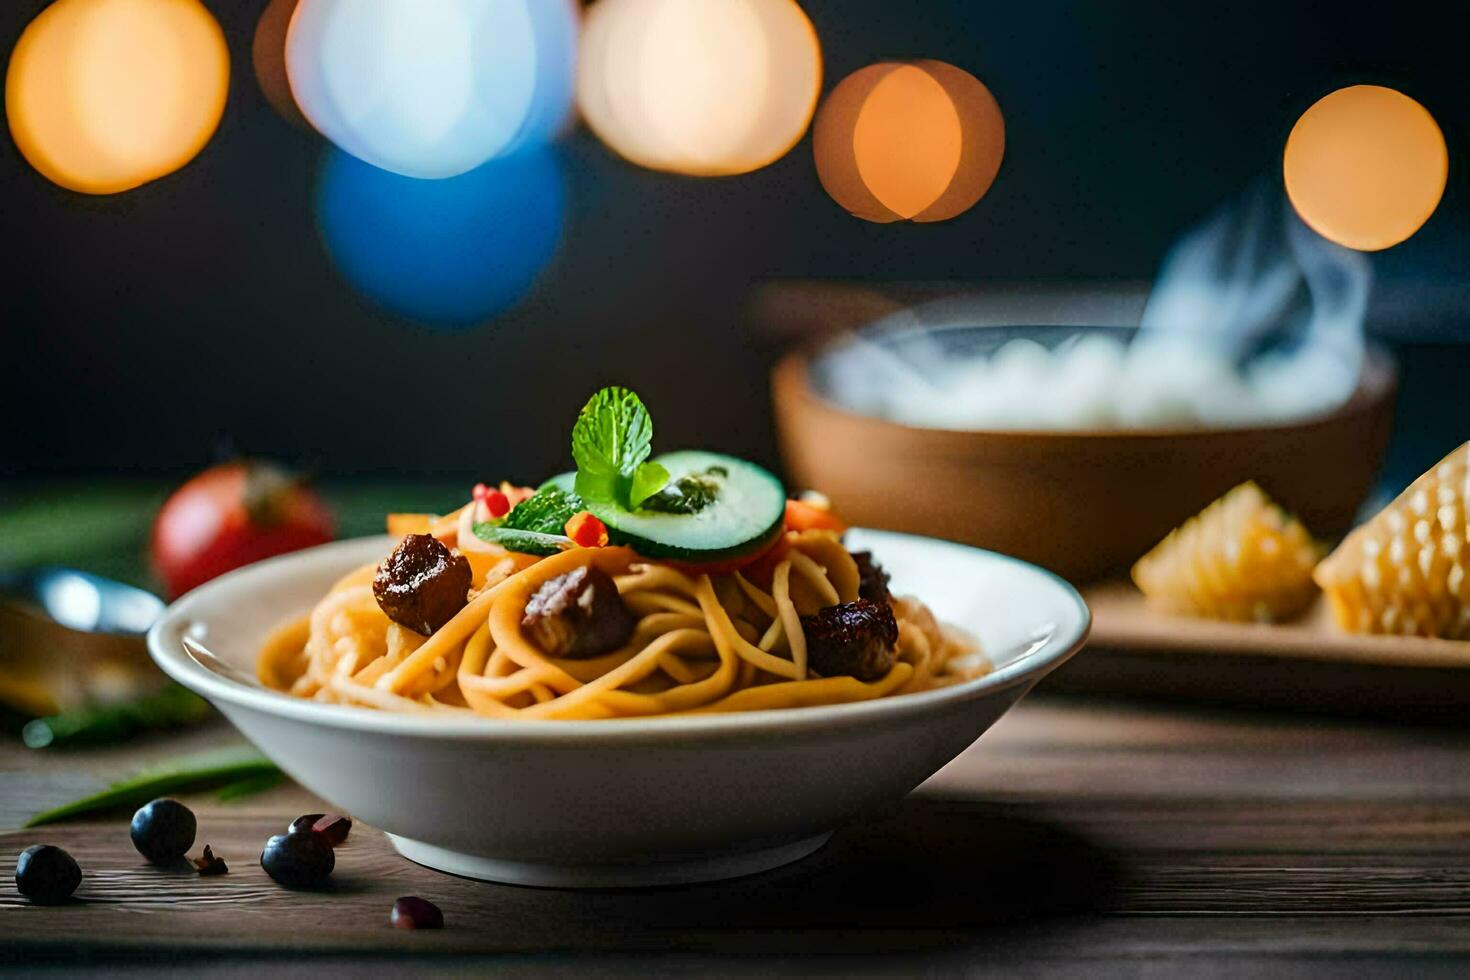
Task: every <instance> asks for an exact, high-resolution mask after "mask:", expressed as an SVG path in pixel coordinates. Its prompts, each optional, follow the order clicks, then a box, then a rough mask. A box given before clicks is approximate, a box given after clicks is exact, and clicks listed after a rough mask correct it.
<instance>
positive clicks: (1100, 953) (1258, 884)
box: [0, 695, 1470, 976]
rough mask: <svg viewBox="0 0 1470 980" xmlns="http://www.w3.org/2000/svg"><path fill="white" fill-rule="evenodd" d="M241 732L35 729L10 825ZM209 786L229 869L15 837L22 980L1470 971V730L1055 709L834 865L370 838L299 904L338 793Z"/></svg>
mask: <svg viewBox="0 0 1470 980" xmlns="http://www.w3.org/2000/svg"><path fill="white" fill-rule="evenodd" d="M234 739H235V736H234V735H233V734H232V732H231V731H230V730H229V729H228V728H226V727H224V726H223V724H220V725H216V726H214V727H211V728H207V729H205V730H202V731H199V732H197V733H194V734H191V735H190V736H188V738H187V739H177V738H176V739H174V740H173V741H171V742H162V741H157V740H155V741H152V742H148V743H144V744H142V745H137V746H130V747H128V748H126V749H115V750H109V751H92V752H87V753H68V754H57V753H48V752H30V751H27V750H24V749H21V748H19V747H17V746H16V745H15V744H14V743H6V745H5V747H4V748H0V825H3V826H9V827H13V826H16V825H17V824H18V823H19V822H20V821H21V820H22V819H23V818H24V817H25V816H26V815H27V814H29V813H31V812H33V811H34V810H35V809H37V808H39V807H41V806H44V805H47V804H50V803H54V802H58V801H60V800H63V799H67V798H70V797H71V796H73V795H76V794H77V793H78V792H79V791H83V790H86V789H89V788H92V787H94V786H96V785H99V784H101V783H102V782H104V781H105V780H107V779H108V778H111V777H113V776H116V775H119V774H122V773H125V772H128V771H132V770H135V769H136V768H138V767H139V765H140V764H141V763H142V762H143V761H145V760H148V759H154V758H158V757H159V756H162V755H167V754H171V753H174V752H177V751H180V750H182V749H184V748H198V747H203V746H205V745H207V744H222V743H228V742H231V741H233V740H234ZM180 742H187V743H188V744H187V746H185V745H181V744H180ZM186 799H187V800H188V801H189V802H190V804H191V805H192V806H193V807H194V808H195V810H196V812H197V813H198V815H199V823H200V834H199V840H198V844H199V845H202V844H203V843H206V842H207V843H210V844H212V845H213V846H214V848H215V850H216V851H217V852H218V853H220V854H221V855H222V856H223V857H224V858H225V859H226V860H227V861H228V862H229V864H230V868H231V870H230V873H229V874H228V875H226V876H224V877H219V878H200V877H198V876H197V875H195V874H194V873H193V872H192V870H188V869H179V870H174V871H164V870H158V869H155V868H152V867H150V866H148V865H146V864H144V863H143V861H142V860H141V859H140V858H139V857H138V855H137V854H136V853H135V852H134V851H133V849H132V847H131V845H130V843H129V841H128V834H127V826H126V821H125V818H114V819H109V820H93V821H86V822H80V823H73V824H65V825H58V826H53V827H45V828H38V829H35V830H13V831H5V832H3V834H0V837H3V846H0V853H4V855H5V856H4V857H3V858H0V874H3V879H0V882H3V884H0V973H6V974H8V973H9V972H10V971H13V970H16V969H18V968H22V967H27V968H32V969H36V970H42V969H51V970H56V971H59V972H61V973H64V974H66V975H75V974H76V973H78V972H80V971H82V970H84V969H91V970H98V971H103V970H105V971H108V972H112V971H126V970H137V971H139V972H141V971H143V970H145V969H146V970H147V971H148V972H150V973H156V972H158V971H159V970H160V969H164V968H172V969H173V970H177V971H187V972H188V973H190V974H191V975H198V974H202V973H208V974H209V975H234V974H235V973H237V972H249V971H250V970H251V969H252V968H254V969H258V968H260V967H262V966H271V967H272V968H273V969H286V968H290V969H296V968H304V967H307V966H310V967H311V969H312V970H313V971H314V972H315V971H326V972H340V973H341V974H342V975H353V974H360V973H363V972H377V971H394V972H400V971H402V970H404V969H412V970H414V971H415V972H419V971H425V972H442V973H444V974H446V975H449V974H457V973H461V972H463V971H464V970H465V969H467V968H470V967H486V966H490V965H494V966H496V967H498V968H503V969H506V970H509V971H511V972H526V973H537V974H539V973H544V972H556V971H565V972H574V971H575V972H578V973H586V972H589V971H590V972H593V973H596V974H599V975H607V974H614V975H622V974H629V975H639V974H644V973H646V972H648V971H649V970H651V969H658V970H661V971H679V972H707V971H716V972H721V973H737V974H743V973H763V974H768V973H811V972H824V973H841V974H853V973H866V972H873V973H907V972H913V971H919V970H938V971H943V972H954V971H964V970H967V969H970V968H980V967H984V968H988V969H995V968H1004V969H1006V970H1008V971H1013V972H1022V973H1035V972H1044V973H1047V974H1049V975H1050V974H1054V973H1059V974H1062V975H1067V974H1076V975H1084V974H1085V975H1089V976H1093V975H1098V974H1099V973H1120V974H1134V973H1137V972H1157V973H1160V974H1170V973H1173V972H1175V971H1177V970H1184V969H1187V970H1189V971H1191V972H1193V973H1196V974H1198V973H1204V974H1232V975H1239V974H1240V973H1242V972H1258V971H1259V972H1271V973H1272V974H1273V975H1289V974H1292V973H1306V972H1313V971H1315V970H1319V969H1328V968H1332V969H1345V970H1349V971H1350V972H1377V971H1378V970H1380V969H1381V970H1389V969H1395V968H1402V969H1413V970H1415V971H1418V972H1421V973H1423V972H1436V971H1443V972H1445V973H1447V974H1448V973H1453V972H1461V971H1463V970H1464V969H1465V968H1466V966H1467V963H1466V962H1464V961H1461V960H1460V958H1461V957H1470V730H1466V731H1460V730H1456V729H1453V728H1430V727H1417V728H1416V727H1412V726H1405V725H1402V724H1400V725H1387V724H1375V723H1367V722H1352V721H1345V720H1330V719H1323V718H1313V717H1304V716H1293V715H1284V714H1260V713H1243V712H1224V711H1214V712H1212V711H1204V710H1200V709H1191V710H1185V709H1180V708H1172V707H1168V706H1157V705H1155V706H1148V705H1139V704H1131V705H1130V704H1124V703H1114V702H1106V701H1095V700H1081V699H1066V698H1061V697H1056V696H1052V697H1047V696H1045V695H1042V696H1033V697H1032V698H1030V699H1028V700H1027V701H1025V702H1023V703H1022V704H1021V705H1020V706H1019V707H1018V708H1017V709H1015V710H1014V711H1013V712H1012V713H1011V714H1010V715H1008V716H1007V717H1006V718H1005V719H1003V720H1002V721H1001V722H1000V723H999V724H998V725H997V726H996V728H995V729H994V730H993V731H992V732H991V733H990V734H988V735H987V736H986V737H985V738H983V739H982V740H981V741H980V742H979V743H977V744H976V745H975V746H973V747H972V748H971V749H970V750H969V751H968V752H966V753H965V754H964V755H962V756H961V757H960V758H959V759H957V760H956V761H955V762H954V763H953V764H951V765H950V766H949V767H948V768H946V769H945V770H944V771H942V772H941V773H939V774H938V775H937V776H935V777H934V778H933V779H932V780H930V781H929V782H928V783H926V784H925V785H924V786H923V787H921V788H920V789H919V790H918V791H916V792H915V793H914V794H913V795H912V796H911V797H909V798H908V799H907V800H905V801H904V802H903V803H901V804H898V805H896V806H894V807H893V808H892V809H891V810H890V811H888V812H884V813H876V814H872V815H871V816H870V818H869V819H868V820H866V821H865V822H864V823H862V824H860V825H859V826H855V827H852V828H850V829H848V830H846V831H843V832H842V833H839V834H838V836H837V837H836V838H835V839H834V841H833V842H832V843H831V844H830V845H828V846H827V847H826V848H825V849H823V850H822V851H820V852H818V853H817V854H816V855H814V856H812V857H810V858H808V859H807V860H805V861H802V862H799V863H797V864H795V865H791V866H789V867H786V868H783V869H780V870H777V871H773V872H768V873H766V874H762V875H756V876H753V877H749V878H744V879H739V880H736V881H730V882H725V883H721V884H712V885H703V886H695V887H677V888H660V889H647V890H638V891H591V892H587V891H583V892H578V891H559V890H543V889H530V888H518V887H512V886H505V885H494V884H487V883H483V882H476V881H470V880H466V879H461V878H455V877H451V876H447V875H442V874H438V873H435V872H432V871H429V870H427V869H424V868H421V867H418V866H416V865H413V864H410V863H409V862H407V861H405V860H403V859H401V858H399V857H397V855H396V854H394V853H393V851H392V849H391V848H390V847H389V845H388V843H387V841H386V839H385V838H384V837H383V835H382V834H381V833H379V832H377V831H376V830H373V829H372V828H370V827H365V826H357V827H355V828H354V829H353V831H352V836H351V839H350V840H349V842H348V843H347V844H346V845H345V846H344V847H343V848H342V849H341V850H340V852H339V856H338V866H337V867H338V870H337V873H336V875H335V878H336V881H335V884H334V886H333V887H332V889H331V890H330V891H328V892H325V893H319V894H317V893H301V892H289V891H285V890H282V889H280V888H278V887H276V886H275V885H274V884H273V883H272V882H271V881H270V880H269V879H268V878H267V877H266V876H265V875H264V873H263V872H262V871H261V870H260V868H259V866H258V864H257V861H256V859H257V857H258V854H259V851H260V847H261V844H262V843H263V842H264V840H265V838H266V837H267V836H269V835H270V834H272V833H275V832H277V831H278V829H279V828H282V827H284V826H285V824H286V823H287V821H288V820H289V819H290V818H292V817H294V816H296V815H297V814H299V813H302V812H307V811H310V810H313V809H319V808H320V807H319V805H318V804H317V803H316V802H314V801H313V800H312V798H311V797H310V796H309V795H307V794H306V793H305V792H304V791H302V790H300V789H298V788H295V787H293V786H289V785H288V786H283V787H280V788H278V789H275V790H272V791H270V792H269V793H267V794H264V795H261V796H257V797H253V798H248V799H246V800H243V801H240V802H236V803H220V802H218V801H216V800H214V799H213V798H212V797H210V796H208V795H204V796H193V797H186ZM466 805H476V804H474V802H473V801H466ZM42 841H49V842H54V843H57V844H60V845H62V846H64V847H66V848H67V849H69V850H70V851H71V852H72V853H73V854H74V855H75V856H76V858H77V859H78V861H79V862H80V863H81V865H82V867H83V869H84V874H85V878H84V881H83V884H82V888H81V889H80V891H79V893H78V894H79V896H80V897H81V898H82V899H84V901H81V902H78V903H76V904H73V905H70V906H67V907H63V908H40V907H33V906H31V905H29V904H28V903H27V902H26V901H25V900H24V899H22V898H21V897H20V896H19V895H18V894H17V893H16V892H15V891H14V890H13V888H12V887H11V885H10V882H9V878H10V874H11V869H12V867H13V860H14V855H15V854H17V853H18V852H19V851H20V850H21V849H22V848H23V847H25V846H26V845H28V844H31V843H36V842H42ZM399 895H420V896H423V897H425V898H428V899H431V900H432V901H434V902H436V903H438V904H439V905H440V906H441V907H442V908H443V910H444V914H445V918H446V921H447V928H445V929H444V930H443V931H442V932H403V931H398V930H394V929H392V928H390V927H389V925H388V910H389V908H390V906H391V905H392V902H393V899H394V898H395V897H397V896H399ZM492 956H493V957H494V958H493V959H492V958H489V957H492ZM812 957H820V958H819V959H813V958H812ZM287 972H290V970H289V969H288V971H287Z"/></svg>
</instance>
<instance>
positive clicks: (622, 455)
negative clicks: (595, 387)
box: [572, 387, 653, 491]
mask: <svg viewBox="0 0 1470 980" xmlns="http://www.w3.org/2000/svg"><path fill="white" fill-rule="evenodd" d="M652 448H653V419H652V418H651V417H650V416H649V414H648V409H647V408H645V407H644V406H643V402H642V401H641V400H639V398H638V396H637V395H635V394H634V393H633V392H631V391H629V390H628V389H627V388H618V387H612V388H603V389H602V390H601V391H599V392H598V393H597V394H595V395H593V396H592V397H591V398H590V399H588V401H587V404H586V405H584V406H582V411H581V412H580V413H578V415H577V424H576V425H575V426H574V427H573V428H572V458H573V459H575V460H576V461H577V472H578V475H579V476H580V474H582V473H587V474H590V475H592V476H596V477H612V478H614V479H615V480H616V481H617V487H618V489H619V490H620V491H624V490H626V488H627V486H628V484H629V482H630V481H631V480H632V479H633V474H634V473H635V472H636V471H637V470H638V466H639V464H641V463H642V462H643V461H644V460H645V459H647V458H648V454H649V453H650V452H651V451H652Z"/></svg>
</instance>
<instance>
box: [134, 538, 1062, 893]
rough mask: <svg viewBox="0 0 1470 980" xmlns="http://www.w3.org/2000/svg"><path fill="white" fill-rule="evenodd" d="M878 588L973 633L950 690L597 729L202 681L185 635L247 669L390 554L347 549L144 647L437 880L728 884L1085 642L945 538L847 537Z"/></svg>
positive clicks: (881, 792) (901, 774) (796, 847)
mask: <svg viewBox="0 0 1470 980" xmlns="http://www.w3.org/2000/svg"><path fill="white" fill-rule="evenodd" d="M850 534H851V536H850V538H849V541H850V543H851V544H852V545H853V546H854V547H855V548H859V549H863V548H866V549H871V550H872V551H873V552H874V554H875V557H876V558H877V559H878V560H879V561H880V562H881V563H882V564H883V565H884V567H885V568H887V569H888V570H889V572H890V573H891V574H892V576H893V586H894V589H895V591H896V592H898V593H908V594H913V595H917V596H919V597H921V598H922V599H923V600H924V601H925V602H927V603H928V604H929V605H930V607H931V608H932V609H933V610H934V612H935V613H936V614H937V615H938V616H939V617H940V619H942V620H945V621H948V622H950V623H954V624H955V625H958V626H960V627H962V628H964V629H966V630H969V631H970V632H972V633H973V634H974V635H976V636H978V637H979V638H980V641H981V643H982V644H983V645H984V647H985V649H986V651H987V653H988V654H989V655H990V657H991V659H992V660H993V662H994V663H995V665H996V669H995V670H994V671H993V672H992V673H991V674H989V675H987V676H985V677H983V678H980V679H978V680H974V681H971V682H968V683H965V684H961V685H957V686H954V687H949V688H944V689H941V690H936V691H926V692H922V693H918V694H910V695H904V696H900V697H894V698H884V699H879V700H876V701H868V702H863V703H858V704H847V705H836V706H832V707H817V708H793V709H783V710H777V711H762V712H748V713H742V714H722V715H699V716H692V717H685V718H646V719H625V720H612V721H509V722H507V721H496V720H491V719H469V720H457V719H456V720H445V719H440V718H434V717H422V716H408V715H395V714H387V713H384V712H378V711H372V710H368V709H364V708H352V707H344V706H340V705H329V704H319V703H317V702H313V701H306V700H301V699H298V698H292V697H288V696H286V695H284V694H279V693H277V692H274V691H269V690H266V689H264V688H261V687H257V686H251V685H248V684H245V683H241V682H239V681H236V680H232V679H230V678H228V677H225V676H222V675H221V674H220V673H218V672H216V671H213V670H206V669H205V668H204V667H202V666H200V665H199V664H198V663H196V662H195V661H194V660H193V659H192V658H191V657H190V656H189V655H188V654H187V653H186V652H185V650H184V648H183V644H182V642H181V640H182V638H183V637H184V636H186V635H187V636H192V637H194V638H196V639H197V640H198V641H199V642H200V643H202V644H204V645H205V646H206V647H207V648H208V649H209V650H210V651H212V652H213V653H214V654H215V655H217V656H218V657H219V659H221V660H223V661H225V662H226V663H227V664H228V665H230V666H232V667H235V668H238V669H239V670H241V671H244V672H245V673H246V674H248V675H250V676H254V662H255V655H256V651H257V649H258V648H259V646H260V644H261V642H262V641H263V639H264V638H265V635H266V634H267V632H268V631H269V630H270V629H272V628H273V627H274V626H276V625H277V624H279V623H281V622H282V621H284V620H286V619H287V618H289V617H292V616H298V615H301V614H303V613H305V612H306V611H307V610H308V609H309V608H310V607H311V606H312V604H313V603H314V602H315V601H316V600H317V599H318V598H319V597H320V596H321V595H322V594H323V593H324V592H325V591H326V589H327V588H328V587H329V586H330V585H331V584H332V582H333V581H334V580H335V579H337V578H338V577H339V576H340V575H341V574H343V573H344V572H345V571H347V570H349V569H351V568H353V567H355V566H358V565H361V564H364V563H366V562H368V561H374V560H377V559H378V558H380V557H381V556H382V555H383V554H385V553H386V552H387V551H388V550H389V548H391V546H392V542H391V541H390V540H389V539H388V538H385V537H384V538H364V539H359V540H354V541H343V542H339V543H337V544H330V545H325V546H323V547H320V548H313V549H311V550H309V551H303V552H298V553H296V554H293V555H287V556H285V557H282V558H276V559H272V560H270V561H265V562H261V563H259V564H257V565H252V566H250V567H249V568H244V569H241V570H240V571H237V572H233V573H231V574H229V575H226V576H224V577H222V578H220V579H217V580H215V581H214V582H211V583H209V584H208V585H205V586H203V587H202V588H199V589H197V590H195V591H194V592H191V593H190V594H189V595H187V596H185V597H184V598H182V599H180V600H179V601H178V602H176V603H174V604H173V605H172V606H170V607H169V609H168V611H167V612H166V613H165V614H164V616H163V618H162V619H160V620H159V621H158V623H157V624H156V625H155V626H154V627H153V629H152V631H151V632H150V633H149V634H148V647H149V650H150V651H151V652H152V654H153V658H154V659H155V660H156V661H158V665H159V666H160V667H162V668H163V669H164V671H166V672H167V673H168V674H169V675H170V676H171V677H173V678H174V679H175V680H177V681H178V682H179V683H181V684H183V685H184V686H186V687H189V688H191V689H192V690H194V691H197V692H198V693H200V694H201V695H203V696H204V697H206V698H208V699H209V700H210V701H212V702H213V703H214V704H215V705H216V706H217V707H218V708H219V709H220V711H222V712H224V714H225V716H226V717H228V718H229V719H230V721H232V722H233V723H234V724H235V726H236V727H237V728H239V729H240V731H241V732H243V733H244V734H245V736H246V737H247V738H249V739H250V740H251V741H252V742H254V743H255V744H256V745H257V746H259V748H260V750H261V751H262V752H264V753H265V754H266V755H267V756H269V757H270V758H271V759H273V760H275V761H276V762H277V763H278V764H279V765H280V767H281V768H282V769H284V770H285V771H286V772H287V773H288V774H290V775H291V776H292V777H293V778H295V779H296V780H297V781H298V782H300V783H301V784H302V785H303V786H305V787H306V788H307V789H309V790H311V791H312V792H314V793H317V794H318V795H320V796H321V797H323V798H324V799H326V800H328V801H329V802H330V803H331V804H332V805H333V806H334V807H337V808H340V809H341V810H342V811H343V812H346V813H350V814H352V815H353V817H354V818H356V819H358V820H360V821H363V822H366V823H368V824H371V825H373V826H375V827H379V828H381V829H383V830H384V831H386V832H387V833H388V835H389V837H390V838H391V840H392V841H393V844H394V846H396V847H397V848H398V850H399V852H400V853H401V854H403V855H404V856H405V857H407V858H409V859H411V860H413V861H417V862H418V863H420V864H425V865H428V866H429V867H432V868H438V869H440V870H443V871H449V872H453V873H455V874H460V875H466V876H469V877H475V878H486V879H492V880H497V881H509V882H516V883H521V884H533V885H547V886H619V885H649V884H668V883H675V882H688V881H704V880H713V879H716V878H725V877H733V876H735V875H740V874H748V873H751V872H755V871H761V870H765V869H767V868H773V867H776V866H778V865H781V864H784V863H786V862H788V861H793V860H796V859H797V858H800V857H803V856H805V855H806V854H809V853H810V852H812V851H813V850H815V849H816V848H818V847H820V846H821V845H822V843H823V842H824V841H825V840H826V839H827V838H828V837H829V836H830V835H831V833H832V831H833V830H834V829H835V828H836V827H838V826H839V825H841V824H843V823H844V822H846V821H848V820H851V819H852V818H853V817H855V816H857V815H859V814H861V813H862V812H863V811H864V810H866V809H868V808H869V807H872V806H874V805H875V804H879V803H883V802H885V801H890V800H896V799H898V798H900V797H902V796H903V795H904V794H905V793H907V792H909V791H910V790H911V789H913V788H914V787H915V786H917V785H919V783H921V782H923V781H924V780H925V779H927V778H928V777H929V776H931V775H933V774H934V773H935V772H936V771H938V770H939V768H940V767H941V766H943V765H944V764H945V763H947V762H949V761H950V760H951V759H953V758H954V757H955V756H956V755H958V754H959V753H960V752H961V751H963V750H964V749H965V748H966V747H967V746H969V745H970V743H972V742H974V741H975V739H977V738H978V737H979V736H980V735H981V733H983V732H984V731H985V730H986V729H987V728H989V727H990V726H991V725H992V724H994V723H995V721H996V719H997V718H999V717H1000V716H1001V715H1002V714H1004V713H1005V711H1006V709H1007V708H1009V707H1010V706H1011V705H1013V704H1015V703H1016V701H1018V700H1019V699H1020V698H1021V696H1022V695H1024V694H1025V693H1026V692H1027V691H1028V690H1030V689H1031V687H1032V685H1034V684H1035V683H1036V682H1037V681H1038V680H1040V679H1041V677H1042V676H1044V675H1045V674H1046V673H1047V672H1048V671H1050V670H1052V669H1053V668H1055V667H1057V666H1058V665H1059V664H1061V663H1062V662H1063V661H1065V660H1066V659H1067V658H1068V657H1070V656H1071V655H1072V654H1073V653H1075V652H1076V651H1077V650H1078V649H1079V648H1080V647H1081V646H1082V643H1083V641H1084V640H1085V639H1086V636H1087V631H1088V627H1089V624H1090V616H1089V614H1088V610H1087V606H1086V605H1085V604H1084V603H1083V601H1082V599H1081V597H1080V596H1078V594H1077V593H1076V591H1075V590H1074V589H1073V588H1072V587H1071V586H1069V585H1067V584H1066V583H1065V582H1063V581H1062V580H1061V579H1059V578H1057V577H1056V576H1054V575H1052V574H1051V573H1049V572H1046V571H1043V570H1041V569H1039V568H1036V567H1035V566H1032V565H1027V564H1025V563H1023V562H1020V561H1017V560H1015V559H1012V558H1007V557H1004V556H1002V555H997V554H994V553H991V552H987V551H980V550H977V549H974V548H969V547H966V546H964V545H958V544H951V543H949V542H944V541H935V540H932V539H929V538H920V537H913V536H910V535H905V534H894V533H890V532H883V531H868V530H854V531H852V532H850Z"/></svg>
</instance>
